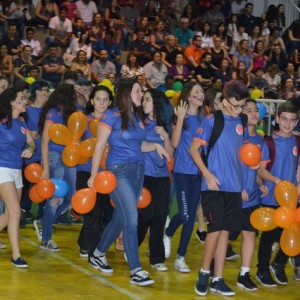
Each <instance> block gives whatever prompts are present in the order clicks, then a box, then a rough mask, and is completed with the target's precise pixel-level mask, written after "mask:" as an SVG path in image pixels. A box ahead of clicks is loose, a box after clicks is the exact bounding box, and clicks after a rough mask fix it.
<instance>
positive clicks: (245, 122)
mask: <svg viewBox="0 0 300 300" xmlns="http://www.w3.org/2000/svg"><path fill="white" fill-rule="evenodd" d="M240 118H241V122H242V126H243V136H244V135H245V131H246V130H245V129H246V127H247V123H248V116H247V115H246V114H240Z"/></svg>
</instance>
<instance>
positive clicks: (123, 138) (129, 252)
mask: <svg viewBox="0 0 300 300" xmlns="http://www.w3.org/2000/svg"><path fill="white" fill-rule="evenodd" d="M142 96H143V92H142V87H141V85H140V84H139V83H137V82H136V81H135V80H132V79H124V80H122V81H121V82H120V83H119V84H118V87H117V93H116V102H117V105H118V106H117V107H116V108H113V109H109V110H107V111H106V112H105V113H104V114H103V116H102V118H101V121H100V123H99V126H98V130H97V142H96V147H95V152H94V156H93V161H92V170H91V177H90V178H89V180H88V186H89V187H93V186H94V178H95V176H96V174H97V173H98V169H99V163H100V159H101V157H102V154H103V151H104V148H105V146H106V144H107V142H108V144H109V152H108V156H107V160H106V168H107V170H108V171H111V172H112V173H113V174H114V175H115V176H116V178H117V187H116V188H115V190H114V191H113V192H112V193H110V196H111V198H112V199H113V202H114V205H115V209H114V213H113V216H112V220H111V221H110V222H109V223H108V225H107V226H106V228H105V230H104V232H103V235H102V237H101V239H100V242H99V244H98V246H97V248H96V249H95V251H94V253H93V254H92V255H90V257H89V263H90V265H91V266H92V267H94V268H96V269H99V270H100V271H102V272H106V273H111V272H113V269H112V268H111V267H110V266H109V264H108V262H107V260H106V257H105V254H106V252H107V250H108V249H109V247H110V245H111V244H112V243H113V242H114V241H115V240H116V238H117V237H118V235H119V234H120V232H121V231H123V242H124V249H125V254H126V257H127V260H128V263H129V267H130V283H131V284H135V285H139V286H145V285H149V284H153V283H154V281H153V280H151V279H150V278H149V276H148V273H147V272H145V271H143V270H142V268H141V264H140V261H139V255H138V239H137V221H138V212H137V201H138V199H139V197H140V193H141V190H142V187H143V179H144V157H143V153H142V152H150V151H157V152H158V154H159V156H160V158H161V159H162V158H163V157H164V156H165V157H169V155H168V153H167V151H166V150H165V149H164V147H162V146H161V145H160V144H157V143H149V142H145V141H144V140H145V136H146V132H145V127H144V123H143V114H142V110H141V103H142Z"/></svg>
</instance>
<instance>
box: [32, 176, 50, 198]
mask: <svg viewBox="0 0 300 300" xmlns="http://www.w3.org/2000/svg"><path fill="white" fill-rule="evenodd" d="M36 191H37V193H38V194H39V196H40V197H43V198H45V199H47V198H51V197H52V196H53V195H54V192H55V185H54V183H53V182H52V181H51V180H49V179H41V180H39V181H38V183H37V184H36Z"/></svg>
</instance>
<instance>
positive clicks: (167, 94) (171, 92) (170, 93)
mask: <svg viewBox="0 0 300 300" xmlns="http://www.w3.org/2000/svg"><path fill="white" fill-rule="evenodd" d="M174 94H176V92H175V91H173V90H167V91H165V95H166V96H167V97H168V98H172V97H173V96H174Z"/></svg>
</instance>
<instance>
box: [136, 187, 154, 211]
mask: <svg viewBox="0 0 300 300" xmlns="http://www.w3.org/2000/svg"><path fill="white" fill-rule="evenodd" d="M151 199H152V197H151V194H150V192H149V190H148V189H146V188H144V187H143V189H142V192H141V196H140V199H139V201H138V203H137V207H138V208H145V207H147V206H148V205H149V204H150V203H151Z"/></svg>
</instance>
